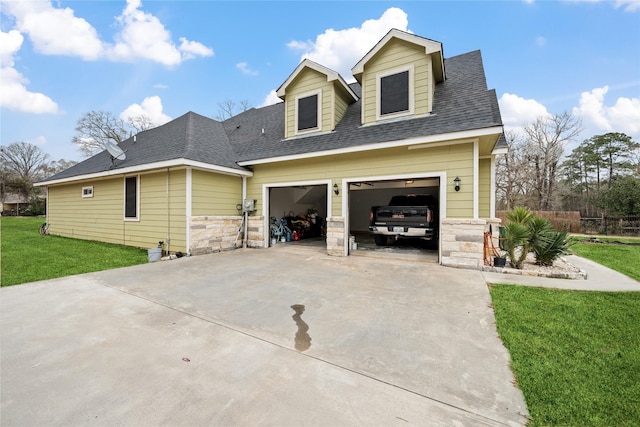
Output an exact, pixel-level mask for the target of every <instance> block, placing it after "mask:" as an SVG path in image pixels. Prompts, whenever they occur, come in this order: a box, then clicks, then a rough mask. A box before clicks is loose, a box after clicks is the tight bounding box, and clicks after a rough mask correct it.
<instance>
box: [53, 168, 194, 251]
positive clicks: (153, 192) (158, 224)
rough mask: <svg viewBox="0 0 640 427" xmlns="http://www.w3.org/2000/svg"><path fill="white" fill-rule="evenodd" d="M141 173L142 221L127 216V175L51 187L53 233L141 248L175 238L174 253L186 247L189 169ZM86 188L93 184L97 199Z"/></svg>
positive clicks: (172, 248) (140, 218)
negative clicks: (83, 195)
mask: <svg viewBox="0 0 640 427" xmlns="http://www.w3.org/2000/svg"><path fill="white" fill-rule="evenodd" d="M139 177H140V178H139V188H140V192H139V194H140V203H139V206H140V210H139V213H138V218H139V219H138V220H136V221H125V220H124V177H122V176H120V177H116V178H109V179H103V180H95V181H86V182H83V183H77V184H76V183H73V184H66V185H54V186H50V187H49V211H48V221H49V223H50V224H51V225H50V232H51V234H56V235H60V236H66V237H73V238H78V239H86V240H98V241H103V242H107V243H116V244H123V245H128V246H136V247H141V248H151V247H155V246H157V244H158V241H160V240H163V241H166V240H167V239H171V251H178V250H180V251H186V173H185V170H176V171H170V172H168V171H162V172H158V173H150V174H142V175H139ZM86 186H93V197H91V198H83V197H82V187H86ZM165 248H166V246H165Z"/></svg>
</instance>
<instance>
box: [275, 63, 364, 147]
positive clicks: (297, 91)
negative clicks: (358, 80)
mask: <svg viewBox="0 0 640 427" xmlns="http://www.w3.org/2000/svg"><path fill="white" fill-rule="evenodd" d="M276 94H277V95H278V97H279V98H281V99H282V100H284V102H285V121H286V122H285V138H292V137H296V136H304V135H309V134H313V133H320V132H331V131H333V130H334V129H335V127H336V125H337V124H338V122H340V120H341V119H342V117H343V116H344V114H345V112H346V110H347V107H348V106H349V104H352V103H354V102H356V101H357V100H358V96H357V95H356V94H355V92H353V90H352V89H351V88H350V87H349V85H348V84H347V83H346V82H345V81H344V79H343V78H342V77H341V76H340V75H339V74H338V73H336V72H335V71H333V70H330V69H329V68H326V67H323V66H322V65H320V64H317V63H315V62H313V61H311V60H309V59H305V60H303V61H302V62H301V63H300V64H299V65H298V66H297V67H296V69H295V70H294V72H293V73H292V74H291V75H290V76H289V78H288V79H287V80H286V81H285V82H284V83H283V84H282V85H281V86H280V87H279V88H278V90H277V91H276Z"/></svg>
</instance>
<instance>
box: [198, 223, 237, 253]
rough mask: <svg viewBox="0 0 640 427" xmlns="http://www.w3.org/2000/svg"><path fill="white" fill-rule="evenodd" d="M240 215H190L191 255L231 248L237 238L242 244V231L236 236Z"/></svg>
mask: <svg viewBox="0 0 640 427" xmlns="http://www.w3.org/2000/svg"><path fill="white" fill-rule="evenodd" d="M241 222H242V216H239V215H238V216H192V217H191V226H190V228H189V232H190V233H191V236H190V241H191V243H190V246H191V247H190V249H189V252H190V253H191V255H202V254H209V253H212V252H219V251H223V250H227V249H233V244H234V243H235V242H236V237H237V238H238V240H237V242H238V245H239V246H241V245H242V233H240V235H239V236H238V227H240V223H241Z"/></svg>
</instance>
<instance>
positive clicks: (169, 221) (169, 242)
mask: <svg viewBox="0 0 640 427" xmlns="http://www.w3.org/2000/svg"><path fill="white" fill-rule="evenodd" d="M169 175H170V171H169V168H167V189H166V192H167V239H166V241H167V255H170V254H171V253H170V250H171V192H170V191H169V184H170V182H169Z"/></svg>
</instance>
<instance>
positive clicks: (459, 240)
mask: <svg viewBox="0 0 640 427" xmlns="http://www.w3.org/2000/svg"><path fill="white" fill-rule="evenodd" d="M499 224H500V220H499V219H497V218H489V219H469V218H446V219H443V220H442V228H441V230H440V236H441V240H442V242H441V244H442V253H441V255H442V256H441V259H442V265H446V266H448V267H460V268H473V269H482V268H483V267H484V249H485V248H484V233H485V231H489V228H490V227H489V226H491V232H492V234H493V236H494V239H493V241H494V243H495V244H496V245H497V242H498V226H499Z"/></svg>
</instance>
